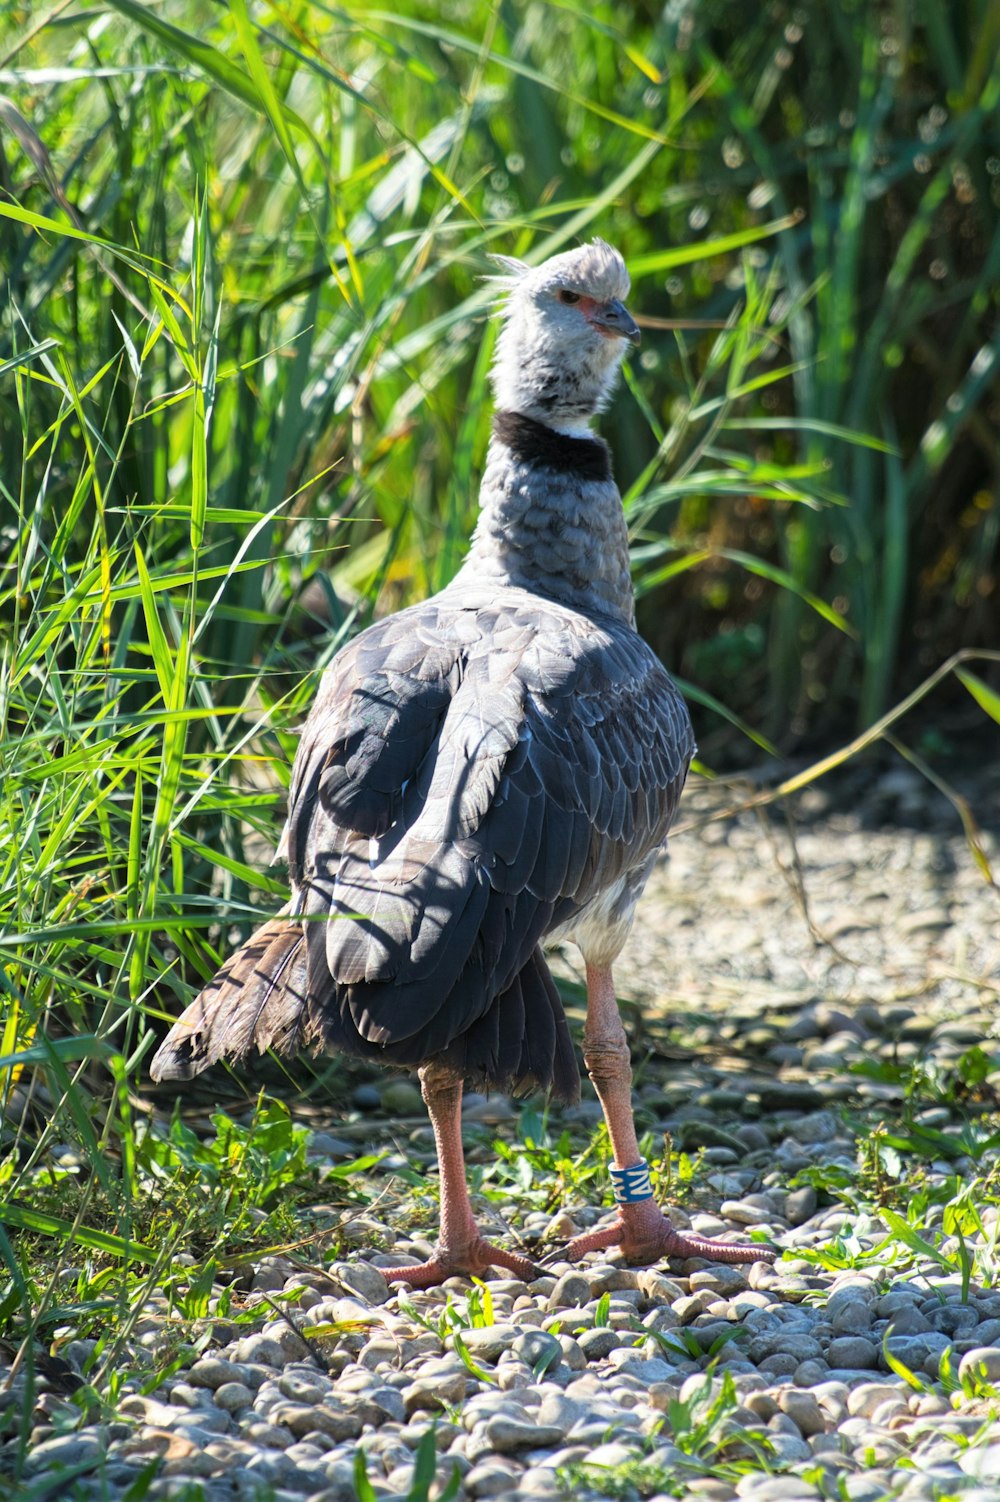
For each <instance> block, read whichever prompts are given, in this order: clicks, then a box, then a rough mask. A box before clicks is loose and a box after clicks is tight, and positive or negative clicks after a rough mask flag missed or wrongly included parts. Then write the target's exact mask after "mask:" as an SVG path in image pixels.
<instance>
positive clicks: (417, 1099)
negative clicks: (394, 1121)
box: [378, 1080, 424, 1116]
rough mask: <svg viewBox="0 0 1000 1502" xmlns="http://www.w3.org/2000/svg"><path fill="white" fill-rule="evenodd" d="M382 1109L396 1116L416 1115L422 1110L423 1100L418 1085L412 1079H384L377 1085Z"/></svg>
mask: <svg viewBox="0 0 1000 1502" xmlns="http://www.w3.org/2000/svg"><path fill="white" fill-rule="evenodd" d="M378 1093H379V1099H380V1101H381V1105H382V1108H383V1110H386V1111H390V1112H392V1113H393V1115H397V1116H416V1115H419V1114H420V1113H422V1112H423V1109H424V1101H423V1096H422V1095H421V1094H420V1087H419V1086H418V1085H415V1084H414V1083H413V1081H412V1080H386V1081H385V1083H384V1084H380V1085H379V1086H378Z"/></svg>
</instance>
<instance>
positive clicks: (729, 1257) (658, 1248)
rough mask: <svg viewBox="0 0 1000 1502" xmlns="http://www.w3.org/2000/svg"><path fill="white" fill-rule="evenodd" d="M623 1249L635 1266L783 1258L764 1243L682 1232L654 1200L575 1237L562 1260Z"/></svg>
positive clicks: (621, 1213) (645, 1201) (566, 1248)
mask: <svg viewBox="0 0 1000 1502" xmlns="http://www.w3.org/2000/svg"><path fill="white" fill-rule="evenodd" d="M612 1246H616V1247H619V1248H620V1250H621V1253H622V1255H623V1257H624V1258H625V1261H626V1262H627V1263H629V1264H630V1265H631V1266H633V1267H649V1266H650V1265H651V1264H652V1263H654V1262H659V1261H661V1259H663V1258H664V1257H677V1258H688V1257H704V1258H705V1259H706V1260H707V1261H710V1262H726V1263H741V1262H742V1263H747V1262H773V1261H774V1260H775V1258H776V1257H777V1256H778V1255H779V1253H778V1252H777V1250H776V1249H775V1248H774V1247H771V1246H766V1245H764V1244H763V1243H761V1242H754V1243H750V1244H749V1245H748V1244H747V1243H746V1242H731V1241H713V1240H711V1239H710V1238H709V1237H707V1236H696V1235H694V1234H693V1233H692V1232H689V1231H678V1230H677V1229H676V1228H675V1227H674V1226H672V1225H671V1224H670V1222H669V1220H667V1218H666V1216H665V1215H664V1214H663V1212H662V1211H661V1210H660V1209H659V1207H658V1206H657V1205H656V1204H655V1203H654V1202H653V1201H652V1200H643V1201H641V1202H640V1203H639V1204H635V1205H626V1206H624V1207H623V1208H622V1210H620V1211H619V1214H618V1219H617V1220H615V1221H614V1222H613V1223H612V1224H611V1225H610V1226H602V1227H601V1228H600V1229H599V1230H596V1231H586V1232H584V1233H583V1235H581V1236H574V1237H573V1240H572V1241H570V1242H569V1243H568V1245H567V1246H565V1247H564V1248H563V1249H562V1251H561V1253H559V1256H560V1259H561V1260H563V1261H567V1262H575V1261H577V1260H578V1259H579V1258H580V1257H585V1256H586V1255H587V1253H588V1252H598V1251H603V1250H604V1249H605V1248H607V1247H612Z"/></svg>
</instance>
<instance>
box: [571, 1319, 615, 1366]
mask: <svg viewBox="0 0 1000 1502" xmlns="http://www.w3.org/2000/svg"><path fill="white" fill-rule="evenodd" d="M577 1341H578V1343H579V1346H580V1349H581V1351H582V1352H583V1354H584V1356H586V1358H587V1360H588V1361H604V1360H605V1358H606V1357H607V1356H608V1355H610V1353H611V1352H612V1351H613V1350H615V1349H616V1348H617V1347H618V1346H620V1345H621V1343H622V1341H621V1335H620V1334H619V1332H618V1331H617V1330H608V1329H606V1328H603V1327H602V1328H601V1329H598V1330H584V1331H583V1332H582V1333H581V1334H580V1335H578V1336H577Z"/></svg>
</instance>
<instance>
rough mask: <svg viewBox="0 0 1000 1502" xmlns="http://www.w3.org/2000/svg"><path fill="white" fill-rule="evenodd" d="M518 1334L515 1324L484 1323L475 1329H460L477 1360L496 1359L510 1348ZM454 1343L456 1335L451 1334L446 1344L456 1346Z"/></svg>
mask: <svg viewBox="0 0 1000 1502" xmlns="http://www.w3.org/2000/svg"><path fill="white" fill-rule="evenodd" d="M517 1334H518V1332H517V1328H516V1327H515V1326H514V1325H482V1326H479V1327H477V1328H476V1329H473V1330H459V1331H458V1335H459V1337H460V1339H461V1341H462V1344H463V1345H464V1346H465V1349H466V1350H467V1351H468V1353H469V1355H470V1356H474V1357H475V1358H476V1360H477V1361H479V1360H482V1361H496V1360H497V1358H498V1357H499V1356H500V1355H501V1354H502V1352H504V1351H508V1350H510V1348H511V1347H512V1345H513V1344H514V1341H515V1340H516V1339H517ZM454 1343H455V1338H454V1336H453V1335H452V1336H449V1337H448V1340H447V1342H446V1344H447V1345H448V1346H449V1347H454Z"/></svg>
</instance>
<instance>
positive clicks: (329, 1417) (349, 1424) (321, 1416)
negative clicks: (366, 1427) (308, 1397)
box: [270, 1402, 361, 1440]
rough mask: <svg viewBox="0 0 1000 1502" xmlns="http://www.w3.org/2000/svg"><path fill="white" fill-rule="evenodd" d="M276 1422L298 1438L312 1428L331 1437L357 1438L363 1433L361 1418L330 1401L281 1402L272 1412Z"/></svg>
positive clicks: (338, 1438) (272, 1418) (302, 1436)
mask: <svg viewBox="0 0 1000 1502" xmlns="http://www.w3.org/2000/svg"><path fill="white" fill-rule="evenodd" d="M270 1417H271V1420H272V1422H273V1423H275V1424H283V1425H284V1426H285V1428H286V1429H290V1430H291V1431H292V1433H293V1434H294V1435H296V1436H297V1437H298V1438H300V1439H302V1438H304V1437H305V1436H306V1435H307V1434H308V1433H310V1431H311V1430H313V1429H316V1430H318V1432H319V1433H320V1434H328V1435H329V1436H330V1438H331V1439H334V1440H343V1439H357V1437H358V1435H359V1434H360V1433H361V1420H360V1418H359V1417H358V1416H357V1414H354V1413H349V1412H348V1411H347V1409H346V1408H336V1407H334V1406H333V1405H332V1404H330V1403H329V1402H327V1403H321V1404H317V1405H313V1404H305V1403H279V1404H277V1405H276V1406H275V1407H274V1408H273V1409H272V1410H271V1414H270Z"/></svg>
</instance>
